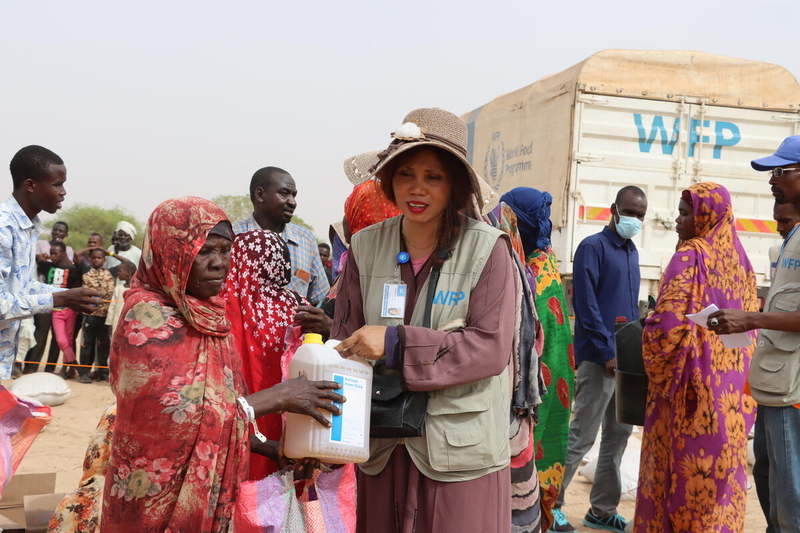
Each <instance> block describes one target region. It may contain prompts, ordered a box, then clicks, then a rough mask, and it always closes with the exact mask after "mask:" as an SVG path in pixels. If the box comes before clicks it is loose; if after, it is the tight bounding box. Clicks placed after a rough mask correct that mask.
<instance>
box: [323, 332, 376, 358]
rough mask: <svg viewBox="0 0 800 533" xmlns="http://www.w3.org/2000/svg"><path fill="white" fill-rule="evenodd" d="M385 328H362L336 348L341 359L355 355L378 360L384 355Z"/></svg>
mask: <svg viewBox="0 0 800 533" xmlns="http://www.w3.org/2000/svg"><path fill="white" fill-rule="evenodd" d="M385 337H386V326H364V327H363V328H360V329H359V330H358V331H356V332H355V333H353V334H352V335H351V336H349V337H347V338H346V339H345V340H343V341H342V342H340V343H339V345H338V346H336V348H335V349H336V351H337V352H339V355H341V356H342V357H352V356H354V355H357V356H359V357H363V358H364V359H380V358H381V357H383V356H384V355H385V354H386V349H385V348H384V338H385Z"/></svg>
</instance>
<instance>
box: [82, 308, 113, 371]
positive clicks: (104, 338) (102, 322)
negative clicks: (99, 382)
mask: <svg viewBox="0 0 800 533" xmlns="http://www.w3.org/2000/svg"><path fill="white" fill-rule="evenodd" d="M110 330H111V328H110V327H109V326H107V325H106V317H104V316H93V315H83V343H82V344H81V358H80V363H81V365H82V366H80V367H79V368H78V373H79V374H80V375H82V376H83V375H86V374H88V373H89V371H90V370H91V369H92V368H91V367H92V365H97V366H102V367H107V366H108V351H109V349H110V348H111V335H110ZM97 373H98V374H101V375H104V376H108V368H98V369H97Z"/></svg>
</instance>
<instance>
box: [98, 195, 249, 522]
mask: <svg viewBox="0 0 800 533" xmlns="http://www.w3.org/2000/svg"><path fill="white" fill-rule="evenodd" d="M221 221H227V217H226V216H225V213H224V212H223V211H222V209H220V208H219V207H217V206H216V205H214V204H213V203H211V202H209V201H208V200H204V199H202V198H195V197H184V198H177V199H173V200H167V201H166V202H163V203H162V204H160V205H159V206H158V207H156V209H155V211H153V214H152V215H151V216H150V220H149V221H148V223H147V230H146V232H145V237H144V246H143V251H142V259H141V262H140V266H139V270H137V271H136V275H135V277H134V280H133V286H132V288H131V289H130V290H129V291H127V292H126V293H125V305H124V307H123V309H122V313H121V318H120V322H119V325H118V327H117V331H116V333H115V335H114V339H113V342H112V346H111V384H112V387H113V388H114V390H115V393H116V395H117V420H116V426H115V428H114V440H113V444H112V451H111V457H110V459H109V467H108V473H107V476H106V483H105V487H104V491H103V511H102V530H103V531H107V532H109V533H114V532H122V531H130V528H131V524H135V525H136V530H137V531H143V532H144V531H154V532H155V531H158V532H162V531H167V532H172V533H178V532H183V531H195V532H203V533H205V532H222V531H228V530H229V527H231V524H232V516H233V511H234V504H235V501H236V496H237V490H238V484H239V482H240V481H241V480H243V479H244V478H245V475H246V471H247V456H248V453H247V452H248V441H247V433H246V427H245V425H246V424H245V420H244V417H243V415H242V414H241V412H240V410H239V409H237V402H236V398H237V397H238V396H240V395H241V394H243V393H244V391H245V386H244V382H243V380H242V377H241V359H240V358H239V356H238V354H237V353H236V349H235V347H234V345H233V341H232V340H231V339H230V337H229V336H228V332H229V330H230V324H229V323H228V321H227V320H226V319H225V305H224V300H223V299H222V298H221V297H218V296H215V297H213V298H210V299H208V300H200V299H197V298H194V297H192V296H189V295H187V294H186V284H187V281H188V279H189V274H190V271H191V268H192V264H193V263H194V259H195V256H196V255H197V253H198V252H199V250H200V248H201V247H202V246H203V244H204V243H205V240H206V238H207V237H208V234H209V232H210V231H211V229H212V228H213V227H214V226H215V225H216V224H217V223H219V222H221Z"/></svg>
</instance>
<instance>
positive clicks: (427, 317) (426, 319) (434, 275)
mask: <svg viewBox="0 0 800 533" xmlns="http://www.w3.org/2000/svg"><path fill="white" fill-rule="evenodd" d="M439 270H440V268H439V267H438V266H437V267H434V268H433V270H431V277H430V279H428V297H427V299H426V300H425V314H424V315H422V325H423V327H426V328H428V329H430V327H431V309H432V307H433V297H434V296H435V295H436V286H437V285H438V284H439Z"/></svg>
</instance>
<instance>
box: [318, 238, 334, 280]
mask: <svg viewBox="0 0 800 533" xmlns="http://www.w3.org/2000/svg"><path fill="white" fill-rule="evenodd" d="M317 249H318V250H319V259H320V261H322V268H324V269H325V276H326V277H327V278H328V284H329V285H333V272H332V269H333V262H332V261H331V246H330V245H329V244H326V243H324V242H321V243H319V244H318V245H317Z"/></svg>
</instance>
